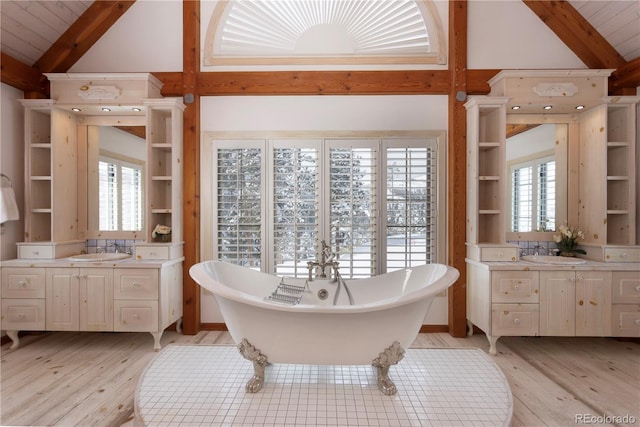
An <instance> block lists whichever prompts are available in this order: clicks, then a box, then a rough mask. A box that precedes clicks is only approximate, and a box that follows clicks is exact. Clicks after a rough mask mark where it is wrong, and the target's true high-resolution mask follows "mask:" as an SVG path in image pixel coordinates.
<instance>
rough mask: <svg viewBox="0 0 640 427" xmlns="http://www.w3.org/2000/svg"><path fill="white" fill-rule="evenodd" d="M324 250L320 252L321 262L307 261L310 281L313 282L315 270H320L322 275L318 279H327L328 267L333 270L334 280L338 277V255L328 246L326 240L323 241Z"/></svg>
mask: <svg viewBox="0 0 640 427" xmlns="http://www.w3.org/2000/svg"><path fill="white" fill-rule="evenodd" d="M321 243H322V250H321V251H320V261H307V268H308V269H309V281H312V280H313V269H314V268H316V267H318V268H320V274H318V275H317V277H319V278H321V279H326V277H327V273H326V272H325V270H326V268H327V267H331V268H332V269H333V277H334V280H337V277H338V274H337V272H338V265H339V263H338V261H334V259H335V257H336V254H335V253H334V252H331V248H330V247H329V246H328V245H327V242H326V241H325V240H322V242H321Z"/></svg>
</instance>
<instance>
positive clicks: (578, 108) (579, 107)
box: [576, 105, 584, 110]
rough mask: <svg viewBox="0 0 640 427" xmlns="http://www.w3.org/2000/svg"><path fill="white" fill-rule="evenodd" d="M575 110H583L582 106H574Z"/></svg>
mask: <svg viewBox="0 0 640 427" xmlns="http://www.w3.org/2000/svg"><path fill="white" fill-rule="evenodd" d="M576 110H584V105H576Z"/></svg>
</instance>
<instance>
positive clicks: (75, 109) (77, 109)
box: [71, 107, 82, 113]
mask: <svg viewBox="0 0 640 427" xmlns="http://www.w3.org/2000/svg"><path fill="white" fill-rule="evenodd" d="M71 111H73V112H74V113H79V112H80V111H82V110H81V109H79V108H78V107H73V108H72V109H71Z"/></svg>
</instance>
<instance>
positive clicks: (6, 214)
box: [0, 187, 20, 224]
mask: <svg viewBox="0 0 640 427" xmlns="http://www.w3.org/2000/svg"><path fill="white" fill-rule="evenodd" d="M19 218H20V212H19V211H18V204H17V203H16V195H15V193H14V192H13V188H12V187H2V188H0V224H2V223H4V222H7V221H15V220H17V219H19Z"/></svg>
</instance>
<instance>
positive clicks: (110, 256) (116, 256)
mask: <svg viewBox="0 0 640 427" xmlns="http://www.w3.org/2000/svg"><path fill="white" fill-rule="evenodd" d="M130 257H131V255H129V254H125V253H120V252H108V253H104V254H81V255H74V256H71V257H69V261H75V262H91V261H94V262H101V261H117V260H120V259H127V258H130Z"/></svg>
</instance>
